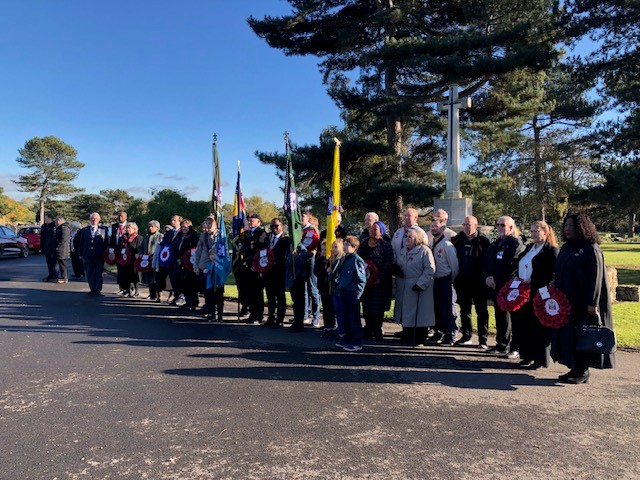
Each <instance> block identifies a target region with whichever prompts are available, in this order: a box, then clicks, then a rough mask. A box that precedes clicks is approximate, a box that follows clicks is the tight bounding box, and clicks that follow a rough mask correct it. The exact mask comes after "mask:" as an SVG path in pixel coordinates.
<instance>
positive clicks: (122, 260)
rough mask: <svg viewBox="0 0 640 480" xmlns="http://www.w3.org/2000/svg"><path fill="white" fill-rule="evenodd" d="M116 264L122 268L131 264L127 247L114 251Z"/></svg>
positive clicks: (129, 251)
mask: <svg viewBox="0 0 640 480" xmlns="http://www.w3.org/2000/svg"><path fill="white" fill-rule="evenodd" d="M116 262H118V265H122V266H124V267H126V266H127V265H129V264H130V263H131V250H129V248H128V247H118V248H117V249H116Z"/></svg>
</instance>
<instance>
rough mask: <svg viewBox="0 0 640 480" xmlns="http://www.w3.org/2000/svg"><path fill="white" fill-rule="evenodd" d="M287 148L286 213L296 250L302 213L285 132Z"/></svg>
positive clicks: (300, 237) (300, 238)
mask: <svg viewBox="0 0 640 480" xmlns="http://www.w3.org/2000/svg"><path fill="white" fill-rule="evenodd" d="M284 139H285V150H286V153H287V174H286V177H285V180H284V206H283V209H284V215H285V217H286V218H287V223H288V225H289V236H290V237H291V250H295V249H296V247H297V246H298V244H299V243H300V240H302V214H301V213H300V206H299V205H298V196H297V195H296V182H295V180H294V179H293V166H292V165H291V148H290V146H289V134H288V133H285V135H284Z"/></svg>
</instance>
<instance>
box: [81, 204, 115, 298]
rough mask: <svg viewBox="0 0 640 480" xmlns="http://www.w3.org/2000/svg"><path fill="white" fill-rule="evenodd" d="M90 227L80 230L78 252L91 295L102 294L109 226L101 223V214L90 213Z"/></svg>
mask: <svg viewBox="0 0 640 480" xmlns="http://www.w3.org/2000/svg"><path fill="white" fill-rule="evenodd" d="M89 223H90V225H89V226H88V227H84V228H83V229H81V230H80V232H79V233H78V235H80V240H79V241H78V253H79V255H80V258H81V259H82V263H83V264H84V272H85V276H86V278H87V283H88V284H89V295H96V296H99V295H102V293H100V292H101V291H102V271H103V270H104V258H103V254H104V251H105V249H106V248H107V246H108V243H109V236H108V234H107V228H106V227H103V226H101V225H100V214H98V213H96V212H94V213H92V214H91V215H89Z"/></svg>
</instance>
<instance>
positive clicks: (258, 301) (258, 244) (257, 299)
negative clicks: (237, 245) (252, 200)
mask: <svg viewBox="0 0 640 480" xmlns="http://www.w3.org/2000/svg"><path fill="white" fill-rule="evenodd" d="M247 223H248V225H249V229H248V230H247V231H246V232H245V237H244V241H243V243H242V264H241V265H240V270H241V271H242V277H243V279H244V285H245V292H246V299H247V304H248V306H249V318H248V319H247V320H246V322H247V323H262V318H263V316H264V281H263V279H262V275H261V274H260V273H259V272H254V271H253V269H252V268H251V267H252V265H253V260H254V257H255V256H256V255H258V252H259V251H260V250H261V249H263V248H266V247H267V246H268V245H269V238H268V235H267V232H266V231H265V230H264V228H262V226H261V224H262V220H261V219H260V215H258V214H257V213H255V212H252V213H249V215H248V216H247Z"/></svg>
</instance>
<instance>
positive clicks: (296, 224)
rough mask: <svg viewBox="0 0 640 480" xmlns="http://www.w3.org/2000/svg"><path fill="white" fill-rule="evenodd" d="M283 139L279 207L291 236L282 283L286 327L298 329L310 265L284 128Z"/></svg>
mask: <svg viewBox="0 0 640 480" xmlns="http://www.w3.org/2000/svg"><path fill="white" fill-rule="evenodd" d="M284 139H285V151H286V157H287V165H286V175H285V181H284V205H283V207H282V208H283V210H284V215H285V218H286V220H287V224H288V226H289V237H291V242H290V244H289V252H288V253H287V256H286V258H287V262H286V271H285V277H286V280H285V285H286V287H287V288H288V289H289V291H290V293H291V299H292V300H293V325H292V326H291V327H290V328H289V332H292V333H298V332H303V331H304V324H303V322H304V316H305V313H306V312H305V308H306V307H305V296H304V292H305V289H306V282H307V279H308V277H309V274H310V270H311V266H310V263H309V254H308V252H307V249H306V247H305V246H304V244H303V242H302V215H301V213H300V205H298V197H297V194H296V186H295V180H294V177H293V167H292V164H291V148H290V144H289V134H288V133H287V132H285V133H284Z"/></svg>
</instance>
